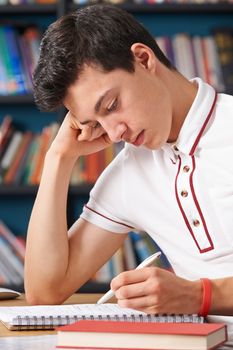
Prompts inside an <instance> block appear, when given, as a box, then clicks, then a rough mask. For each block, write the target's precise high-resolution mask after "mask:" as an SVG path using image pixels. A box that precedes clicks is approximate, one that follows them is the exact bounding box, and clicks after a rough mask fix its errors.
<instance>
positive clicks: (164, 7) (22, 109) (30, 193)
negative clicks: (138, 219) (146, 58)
mask: <svg viewBox="0 0 233 350" xmlns="http://www.w3.org/2000/svg"><path fill="white" fill-rule="evenodd" d="M120 6H121V7H122V8H124V9H125V10H127V11H129V12H131V13H132V14H133V15H135V17H136V18H137V19H138V20H139V21H140V22H142V23H143V24H144V25H145V26H146V27H147V28H148V29H149V31H150V32H151V33H152V34H153V35H154V36H155V35H156V36H161V35H173V34H175V33H183V32H186V33H190V34H192V35H195V34H198V35H208V34H209V33H210V31H211V29H212V28H214V27H221V26H228V27H231V28H233V4H232V3H231V4H230V3H227V2H222V1H220V2H219V3H211V4H210V3H208V4H207V3H198V4H197V3H196V4H194V3H193V4H191V3H181V4H178V3H174V4H173V3H158V4H153V5H149V4H133V3H132V2H130V1H128V2H126V3H123V4H122V5H120ZM79 7H81V6H80V5H76V4H74V3H72V2H68V1H65V0H58V2H57V3H56V4H21V5H14V6H13V5H0V24H1V23H5V21H6V19H7V21H10V22H12V23H17V24H18V23H19V22H23V23H35V24H38V25H39V26H40V27H42V29H45V28H46V27H47V26H48V25H49V24H50V23H51V22H53V21H54V20H55V19H56V18H58V17H59V16H61V15H63V14H64V13H66V12H70V11H72V10H75V9H77V8H79ZM0 53H1V49H0ZM6 114H10V115H12V117H13V118H14V119H15V121H16V123H17V125H19V128H21V129H22V130H26V129H29V130H32V131H39V130H41V129H42V127H43V126H45V125H48V124H50V123H51V121H53V120H61V115H62V112H61V114H60V115H59V114H56V113H40V112H39V111H38V110H37V109H36V108H35V105H34V101H33V96H32V94H25V95H20V96H19V95H14V96H0V123H1V121H2V120H3V117H4V116H5V115H6ZM91 188H92V185H91V184H81V185H77V186H71V187H70V190H69V197H68V223H69V225H70V224H71V223H72V222H73V220H74V218H76V217H78V214H79V213H80V212H81V210H82V206H83V204H84V203H86V202H87V200H88V193H89V191H90V189H91ZM37 189H38V186H36V185H34V186H29V185H17V186H13V185H8V186H6V185H3V184H1V185H0V213H1V214H0V217H1V219H2V220H3V221H4V222H6V224H7V225H8V226H9V227H10V228H11V229H12V231H13V232H15V233H16V235H22V236H25V233H26V228H27V224H28V220H29V217H30V213H31V209H32V206H33V202H34V198H35V195H36V192H37ZM12 213H13V214H14V215H13V214H12Z"/></svg>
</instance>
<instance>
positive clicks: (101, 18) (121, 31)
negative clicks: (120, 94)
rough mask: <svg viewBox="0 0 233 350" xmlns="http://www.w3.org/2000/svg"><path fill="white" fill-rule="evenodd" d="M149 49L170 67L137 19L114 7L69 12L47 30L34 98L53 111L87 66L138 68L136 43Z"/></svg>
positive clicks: (43, 41)
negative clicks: (134, 47) (135, 60)
mask: <svg viewBox="0 0 233 350" xmlns="http://www.w3.org/2000/svg"><path fill="white" fill-rule="evenodd" d="M136 42H140V43H143V44H145V45H147V46H148V47H150V48H151V49H152V50H153V52H154V53H155V55H156V57H157V58H158V59H159V60H160V61H161V62H162V63H163V64H164V65H165V66H167V67H168V68H170V69H172V68H173V67H172V65H171V63H170V62H169V60H168V59H167V58H166V56H165V55H164V54H163V52H162V51H161V50H160V48H159V47H158V45H157V44H156V42H155V40H154V38H153V37H152V36H151V35H150V34H149V32H148V31H147V30H146V29H145V28H144V27H143V26H142V25H141V24H140V23H138V22H137V21H136V20H135V18H134V17H133V16H132V15H130V14H129V13H127V12H126V11H123V10H122V9H120V8H118V7H116V6H114V5H100V4H98V5H91V6H87V7H84V8H82V9H80V10H78V11H75V12H73V13H70V14H68V15H65V16H63V17H61V18H60V19H58V20H57V21H56V22H54V23H53V24H51V25H50V26H49V28H48V29H47V31H46V33H45V35H44V37H43V39H42V42H41V47H40V58H39V62H38V64H37V67H36V69H35V72H34V97H35V101H36V103H37V105H38V107H39V108H40V109H41V110H44V111H54V110H56V109H57V108H58V107H59V106H61V105H62V102H63V100H64V98H65V96H66V92H67V89H68V88H69V86H70V85H71V84H72V83H74V82H75V81H76V80H77V79H78V76H79V75H80V73H81V72H82V69H83V66H84V64H95V65H97V66H99V67H100V68H101V69H102V70H103V71H106V72H109V71H111V70H113V69H115V68H121V69H124V70H126V71H128V72H134V56H133V54H132V52H131V50H130V48H131V46H132V44H134V43H136Z"/></svg>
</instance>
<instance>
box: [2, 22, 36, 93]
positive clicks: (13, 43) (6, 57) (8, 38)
mask: <svg viewBox="0 0 233 350" xmlns="http://www.w3.org/2000/svg"><path fill="white" fill-rule="evenodd" d="M40 39H41V33H40V30H39V29H38V28H37V27H35V26H29V27H25V26H23V25H21V26H18V25H17V24H16V25H14V24H13V25H12V24H1V25H0V47H1V55H0V95H3V96H6V95H17V94H18V95H22V94H26V93H31V92H32V91H33V84H32V74H33V71H34V69H35V66H36V64H37V61H38V58H39V44H40Z"/></svg>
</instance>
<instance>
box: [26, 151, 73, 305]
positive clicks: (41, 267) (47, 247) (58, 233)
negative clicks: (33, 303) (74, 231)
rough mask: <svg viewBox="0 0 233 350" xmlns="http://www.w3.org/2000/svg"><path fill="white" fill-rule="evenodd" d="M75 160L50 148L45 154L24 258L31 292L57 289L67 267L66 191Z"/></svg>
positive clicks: (45, 291) (48, 292)
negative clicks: (62, 155)
mask: <svg viewBox="0 0 233 350" xmlns="http://www.w3.org/2000/svg"><path fill="white" fill-rule="evenodd" d="M74 162H75V160H74V159H73V158H65V157H61V156H59V155H58V154H56V153H55V152H53V151H52V150H50V151H49V152H48V153H47V155H46V158H45V163H44V169H43V173H42V178H41V183H40V186H39V190H38V194H37V197H36V200H35V204H34V207H33V210H32V214H31V218H30V222H29V227H28V236H27V249H26V258H25V288H26V292H27V295H28V298H29V299H30V295H31V296H33V297H32V299H33V298H34V296H35V295H42V294H43V293H47V295H49V294H50V293H51V295H52V293H53V291H54V292H56V293H58V290H56V288H57V287H58V286H59V285H60V284H61V282H62V281H63V280H64V276H65V273H66V270H67V267H68V257H69V249H68V236H67V220H66V203H67V192H68V186H69V180H70V174H71V171H72V168H73V164H74Z"/></svg>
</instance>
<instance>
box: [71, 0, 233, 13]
mask: <svg viewBox="0 0 233 350" xmlns="http://www.w3.org/2000/svg"><path fill="white" fill-rule="evenodd" d="M118 6H120V7H121V8H123V9H125V10H126V11H129V12H131V13H153V14H156V13H169V14H170V13H175V14H178V13H189V14H193V13H196V14H208V13H209V14H211V13H233V4H230V3H227V2H226V3H222V2H221V3H214V4H203V3H202V4H190V3H189V4H177V3H174V4H172V3H160V4H153V5H150V4H138V5H137V4H133V3H131V2H126V3H124V4H121V5H118ZM81 7H83V6H81V5H76V4H72V3H71V4H70V5H69V9H70V10H74V9H77V8H81Z"/></svg>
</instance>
